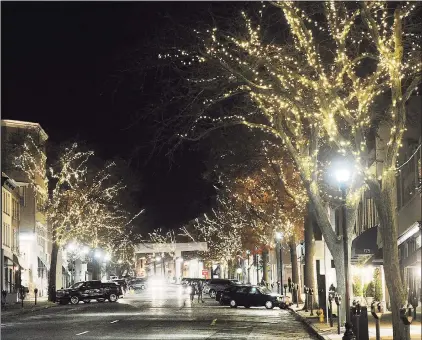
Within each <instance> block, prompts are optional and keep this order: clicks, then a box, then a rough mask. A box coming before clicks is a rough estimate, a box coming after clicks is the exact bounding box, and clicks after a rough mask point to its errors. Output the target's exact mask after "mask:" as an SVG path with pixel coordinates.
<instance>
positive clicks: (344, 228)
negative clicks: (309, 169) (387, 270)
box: [338, 184, 350, 323]
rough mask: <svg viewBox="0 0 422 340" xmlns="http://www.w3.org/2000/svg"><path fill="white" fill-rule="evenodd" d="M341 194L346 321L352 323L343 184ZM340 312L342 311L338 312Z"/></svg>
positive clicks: (344, 189) (347, 236)
mask: <svg viewBox="0 0 422 340" xmlns="http://www.w3.org/2000/svg"><path fill="white" fill-rule="evenodd" d="M340 188H341V195H342V199H343V207H342V213H343V214H342V215H343V216H342V227H343V251H344V276H345V281H346V292H345V293H346V294H345V295H346V296H345V300H346V301H345V307H346V323H350V291H349V282H350V281H349V280H350V278H349V235H348V232H347V219H346V187H345V185H344V184H343V185H341V186H340ZM338 314H340V313H338Z"/></svg>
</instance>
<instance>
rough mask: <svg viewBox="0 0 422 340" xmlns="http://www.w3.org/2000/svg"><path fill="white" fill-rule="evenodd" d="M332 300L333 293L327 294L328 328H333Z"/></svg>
mask: <svg viewBox="0 0 422 340" xmlns="http://www.w3.org/2000/svg"><path fill="white" fill-rule="evenodd" d="M333 299H334V292H331V291H330V293H329V294H328V304H329V306H330V309H329V311H328V317H329V318H330V327H333V326H334V323H333Z"/></svg>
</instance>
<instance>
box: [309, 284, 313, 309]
mask: <svg viewBox="0 0 422 340" xmlns="http://www.w3.org/2000/svg"><path fill="white" fill-rule="evenodd" d="M309 296H310V300H311V316H314V289H313V288H310V289H309Z"/></svg>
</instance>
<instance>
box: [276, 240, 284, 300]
mask: <svg viewBox="0 0 422 340" xmlns="http://www.w3.org/2000/svg"><path fill="white" fill-rule="evenodd" d="M275 239H276V240H277V242H278V251H279V257H280V262H279V264H280V268H279V271H280V284H279V285H277V290H279V287H283V250H282V248H281V240H282V239H283V233H280V232H276V233H275ZM281 293H283V288H281Z"/></svg>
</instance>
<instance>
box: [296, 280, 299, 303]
mask: <svg viewBox="0 0 422 340" xmlns="http://www.w3.org/2000/svg"><path fill="white" fill-rule="evenodd" d="M296 308H299V285H298V284H296Z"/></svg>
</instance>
